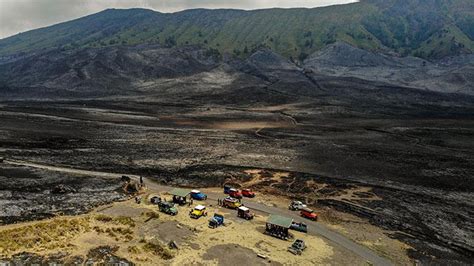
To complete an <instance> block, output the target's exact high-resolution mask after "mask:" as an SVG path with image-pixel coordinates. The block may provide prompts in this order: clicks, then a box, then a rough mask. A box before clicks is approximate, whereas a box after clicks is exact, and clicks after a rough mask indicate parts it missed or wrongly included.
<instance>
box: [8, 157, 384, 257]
mask: <svg viewBox="0 0 474 266" xmlns="http://www.w3.org/2000/svg"><path fill="white" fill-rule="evenodd" d="M4 163H8V164H12V165H22V166H29V167H34V168H40V169H47V170H50V171H57V172H65V173H70V174H81V175H91V176H100V177H111V178H116V177H119V176H122V175H127V176H130V177H132V178H139V176H136V175H129V174H121V173H110V172H100V171H91V170H83V169H75V168H69V167H65V166H52V165H44V164H38V163H33V162H26V161H16V160H5V161H4ZM145 182H146V185H147V187H148V189H149V190H151V191H153V192H163V191H169V190H170V189H172V188H173V187H170V186H164V185H160V184H158V183H156V182H155V181H154V180H151V179H147V178H145ZM222 197H223V194H219V193H208V201H213V202H214V201H215V202H216V201H217V199H218V198H222ZM244 204H245V205H246V206H248V207H250V208H252V209H254V210H256V211H259V212H262V213H266V214H279V215H284V216H288V217H292V218H295V219H299V218H300V217H299V215H298V214H297V213H295V212H292V211H289V210H287V209H282V208H276V207H271V206H267V205H264V204H261V203H258V202H255V201H250V200H249V201H247V200H245V199H244ZM305 222H306V223H307V224H308V225H309V226H308V233H309V234H312V235H319V236H322V237H324V238H326V239H327V240H329V241H330V242H332V243H334V244H336V245H338V246H340V247H343V248H344V249H346V250H348V251H351V252H353V253H355V254H357V255H358V256H360V257H362V258H363V259H364V260H366V261H367V262H370V263H371V264H373V265H392V264H393V263H392V262H390V261H389V260H388V259H386V258H383V257H381V256H379V255H377V254H376V253H375V252H373V251H372V250H370V249H368V248H366V247H364V246H362V245H359V244H357V243H355V242H353V241H352V240H350V239H348V238H346V237H345V236H343V235H341V234H339V233H337V232H335V231H332V230H330V229H329V228H327V227H326V226H325V225H324V224H322V223H318V222H312V221H305Z"/></svg>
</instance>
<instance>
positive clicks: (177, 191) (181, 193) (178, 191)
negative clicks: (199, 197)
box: [169, 188, 191, 205]
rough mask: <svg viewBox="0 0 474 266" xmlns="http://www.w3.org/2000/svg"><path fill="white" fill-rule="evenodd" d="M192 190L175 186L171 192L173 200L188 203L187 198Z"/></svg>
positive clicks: (182, 203)
mask: <svg viewBox="0 0 474 266" xmlns="http://www.w3.org/2000/svg"><path fill="white" fill-rule="evenodd" d="M190 192H191V191H190V190H189V189H182V188H174V189H172V190H171V191H170V192H169V193H170V194H171V195H173V202H174V203H178V204H180V205H184V204H186V199H187V197H188V195H189V193H190Z"/></svg>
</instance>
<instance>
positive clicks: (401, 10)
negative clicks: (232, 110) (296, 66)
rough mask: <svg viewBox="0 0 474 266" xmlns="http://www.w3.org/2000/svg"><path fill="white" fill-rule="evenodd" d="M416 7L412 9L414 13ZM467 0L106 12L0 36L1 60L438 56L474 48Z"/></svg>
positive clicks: (472, 9)
mask: <svg viewBox="0 0 474 266" xmlns="http://www.w3.org/2000/svg"><path fill="white" fill-rule="evenodd" d="M412 9H413V10H412ZM473 27H474V4H472V3H470V2H469V1H468V0H454V1H453V0H410V1H409V4H406V1H398V0H393V1H379V0H366V1H361V2H358V3H352V4H345V5H335V6H327V7H319V8H290V9H279V8H272V9H259V10H239V9H202V8H199V9H190V10H183V11H179V12H175V13H160V12H158V11H154V10H148V9H143V8H133V9H106V10H104V11H101V12H99V13H96V14H92V15H88V16H85V17H82V18H78V19H75V20H71V21H67V22H63V23H59V24H56V25H53V26H49V27H44V28H41V29H36V30H32V31H28V32H24V33H20V34H17V35H14V36H11V37H8V38H4V39H1V40H0V57H2V58H8V57H15V56H21V55H23V54H25V53H39V52H42V51H45V50H48V49H63V50H75V49H80V48H86V47H107V46H116V45H136V44H160V45H164V46H168V47H173V46H180V45H189V44H199V45H203V46H205V47H207V48H212V49H216V50H217V51H219V52H220V53H221V54H224V53H227V54H231V55H234V56H237V57H246V56H249V55H250V54H252V53H253V52H255V51H256V50H257V49H258V48H261V47H266V48H269V49H272V50H274V51H276V52H277V53H279V54H281V55H283V56H285V57H287V58H291V59H293V60H296V61H303V60H304V59H306V57H307V56H308V55H310V54H312V53H314V52H316V51H319V50H321V49H323V48H324V47H326V46H327V45H328V44H332V43H335V42H338V41H339V42H346V43H349V44H351V45H353V46H355V47H358V48H362V49H365V50H370V51H377V52H385V53H394V54H397V55H400V56H407V55H412V56H417V57H421V58H425V59H439V58H442V57H445V56H451V55H459V54H463V53H472V51H474V41H473V39H474V32H472V33H471V28H473Z"/></svg>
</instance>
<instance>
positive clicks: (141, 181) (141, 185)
mask: <svg viewBox="0 0 474 266" xmlns="http://www.w3.org/2000/svg"><path fill="white" fill-rule="evenodd" d="M143 185H144V182H143V176H140V187H143Z"/></svg>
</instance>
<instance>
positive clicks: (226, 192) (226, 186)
mask: <svg viewBox="0 0 474 266" xmlns="http://www.w3.org/2000/svg"><path fill="white" fill-rule="evenodd" d="M231 189H232V187H231V186H229V185H224V194H229V192H230V190H231Z"/></svg>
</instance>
